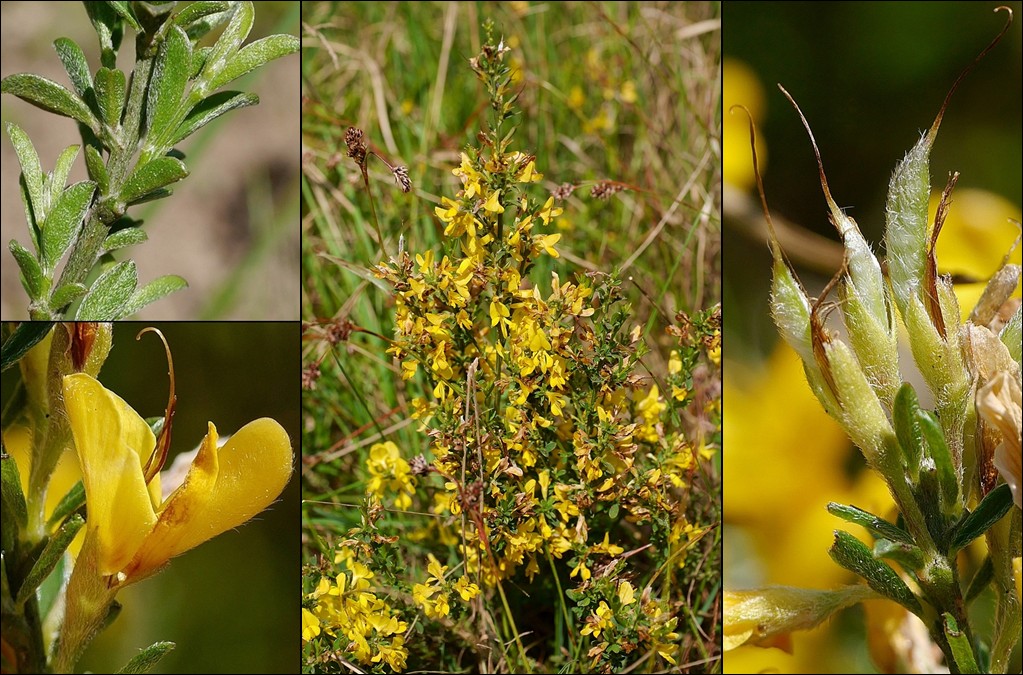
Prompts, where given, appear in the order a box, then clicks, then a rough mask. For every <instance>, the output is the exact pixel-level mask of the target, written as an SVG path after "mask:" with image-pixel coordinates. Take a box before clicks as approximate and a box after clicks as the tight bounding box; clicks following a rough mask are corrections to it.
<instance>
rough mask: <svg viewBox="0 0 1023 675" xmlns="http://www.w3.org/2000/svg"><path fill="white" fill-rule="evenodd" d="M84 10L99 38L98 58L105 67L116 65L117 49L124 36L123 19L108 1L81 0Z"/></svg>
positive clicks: (114, 66)
mask: <svg viewBox="0 0 1023 675" xmlns="http://www.w3.org/2000/svg"><path fill="white" fill-rule="evenodd" d="M82 4H83V5H85V12H86V13H87V14H88V15H89V20H90V21H92V26H93V28H95V29H96V36H97V37H98V38H99V46H100V60H101V61H102V63H103V65H104V66H106V67H107V68H116V67H117V50H118V49H120V48H121V39H122V38H123V37H124V19H122V18H121V17H120V16H118V15H117V13H116V12H115V11H114V10H113V8H112V7H111V6H110V4H109V3H106V2H83V3H82Z"/></svg>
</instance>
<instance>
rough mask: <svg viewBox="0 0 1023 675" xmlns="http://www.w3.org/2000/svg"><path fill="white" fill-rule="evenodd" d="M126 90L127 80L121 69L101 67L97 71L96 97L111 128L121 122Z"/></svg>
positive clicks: (104, 120) (106, 122) (105, 120)
mask: <svg viewBox="0 0 1023 675" xmlns="http://www.w3.org/2000/svg"><path fill="white" fill-rule="evenodd" d="M126 90H127V80H126V78H125V76H124V73H123V72H121V71H120V70H117V69H111V68H100V69H99V70H98V71H96V99H97V101H98V102H99V109H100V113H101V114H102V115H103V122H104V123H105V124H106V125H107V126H108V127H110V128H111V129H115V128H117V126H118V125H119V124H120V123H121V113H122V112H123V111H124V92H125V91H126Z"/></svg>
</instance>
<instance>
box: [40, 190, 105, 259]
mask: <svg viewBox="0 0 1023 675" xmlns="http://www.w3.org/2000/svg"><path fill="white" fill-rule="evenodd" d="M95 191H96V184H95V183H93V182H91V181H82V182H81V183H75V184H74V185H72V186H71V187H69V188H68V189H66V190H64V191H63V192H62V193H60V197H58V198H57V201H56V202H55V203H54V204H53V208H51V209H50V212H49V213H47V214H46V220H45V221H44V222H43V224H42V230H43V251H42V253H43V254H42V256H40V260H39V262H40V263H41V264H42V266H43V269H44V270H51V271H52V270H53V268H54V267H56V265H57V262H58V261H59V260H60V259H61V258H62V257H63V256H64V252H65V251H67V249H68V246H70V245H71V242H72V241H74V238H75V235H77V234H78V231H79V230H80V229H81V227H82V220H83V219H84V218H85V214H86V212H87V211H88V210H89V204H90V203H91V202H92V195H93V193H94V192H95Z"/></svg>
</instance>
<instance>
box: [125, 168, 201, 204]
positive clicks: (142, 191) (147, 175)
mask: <svg viewBox="0 0 1023 675" xmlns="http://www.w3.org/2000/svg"><path fill="white" fill-rule="evenodd" d="M187 175H188V168H187V167H185V165H184V163H183V162H182V161H181V160H180V159H175V158H174V157H157V158H156V159H154V160H153V161H151V162H149V163H148V164H146V165H145V166H142V167H139V168H136V169H135V172H134V173H133V174H132V175H131V178H129V179H128V180H127V182H126V183H125V184H124V187H123V188H121V195H120V198H121V201H123V202H124V203H125V204H131V203H133V202H136V201H138V200H139V199H140V198H142V197H144V196H146V195H147V194H149V193H150V192H153V191H154V190H157V189H159V188H162V187H164V186H165V185H170V184H171V183H176V182H177V181H179V180H181V179H182V178H184V177H185V176H187Z"/></svg>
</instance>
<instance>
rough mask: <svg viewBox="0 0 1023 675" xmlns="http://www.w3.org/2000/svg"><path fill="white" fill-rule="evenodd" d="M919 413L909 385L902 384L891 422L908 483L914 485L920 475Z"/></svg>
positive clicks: (893, 408)
mask: <svg viewBox="0 0 1023 675" xmlns="http://www.w3.org/2000/svg"><path fill="white" fill-rule="evenodd" d="M919 412H920V401H919V400H918V399H917V397H916V391H914V390H913V386H912V385H911V384H908V383H907V384H903V385H902V387H901V388H900V389H899V391H898V393H897V394H895V404H894V405H893V407H892V421H893V422H894V424H895V436H896V437H897V438H898V439H899V445H900V446H901V447H902V453H903V456H904V457H905V460H906V467H907V470H908V472H909V479H910V482H912V483H916V481H917V476H918V475H919V473H920V458H921V457H922V456H923V447H924V436H923V431H922V430H921V429H920V423H919V421H918V419H917V413H919Z"/></svg>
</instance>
